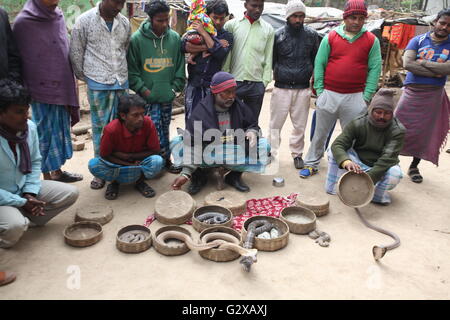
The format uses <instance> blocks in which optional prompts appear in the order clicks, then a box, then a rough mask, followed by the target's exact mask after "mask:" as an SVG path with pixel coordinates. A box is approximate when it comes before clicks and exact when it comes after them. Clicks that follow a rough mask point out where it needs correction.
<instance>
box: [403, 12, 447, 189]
mask: <svg viewBox="0 0 450 320" xmlns="http://www.w3.org/2000/svg"><path fill="white" fill-rule="evenodd" d="M449 33H450V9H445V10H442V11H440V12H439V13H438V15H437V18H436V20H435V21H434V28H433V31H431V32H427V33H425V34H422V35H418V36H416V37H414V38H413V39H411V41H410V42H409V44H408V46H407V47H406V49H405V53H404V56H403V65H404V67H405V69H406V70H408V73H407V75H406V80H405V83H404V89H403V90H404V91H403V94H402V97H401V98H400V101H399V102H398V106H397V110H396V113H395V116H396V117H397V118H398V119H399V120H400V121H401V123H402V124H403V125H404V126H405V127H406V137H405V145H404V147H403V149H402V151H401V152H400V154H401V155H404V156H412V157H413V161H412V162H411V165H410V166H409V169H408V176H409V177H410V178H411V180H412V181H413V182H416V183H420V182H422V181H423V177H422V175H421V174H420V172H419V168H418V166H417V165H418V164H419V162H420V160H421V159H424V160H427V161H431V162H432V163H433V164H435V165H438V162H439V151H440V149H441V148H442V147H443V146H444V144H445V141H446V137H447V134H448V130H449V114H450V102H449V100H448V97H447V93H446V92H445V88H444V86H445V82H446V81H447V76H448V75H450V59H449V55H450V39H449Z"/></svg>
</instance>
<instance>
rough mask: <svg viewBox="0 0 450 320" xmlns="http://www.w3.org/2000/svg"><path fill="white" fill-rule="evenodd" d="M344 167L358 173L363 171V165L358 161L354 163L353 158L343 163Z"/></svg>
mask: <svg viewBox="0 0 450 320" xmlns="http://www.w3.org/2000/svg"><path fill="white" fill-rule="evenodd" d="M342 167H343V168H344V169H346V170H348V171H352V172H354V173H357V174H361V173H363V171H362V170H361V167H360V166H359V165H358V164H357V163H354V162H353V161H351V160H345V161H344V162H343V163H342Z"/></svg>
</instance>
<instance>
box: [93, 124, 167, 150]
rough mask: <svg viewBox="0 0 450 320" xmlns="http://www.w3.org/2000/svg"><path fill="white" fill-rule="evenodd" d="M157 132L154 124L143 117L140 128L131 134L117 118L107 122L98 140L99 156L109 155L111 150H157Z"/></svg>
mask: <svg viewBox="0 0 450 320" xmlns="http://www.w3.org/2000/svg"><path fill="white" fill-rule="evenodd" d="M159 148H160V147H159V139H158V132H157V131H156V127H155V124H154V123H153V121H152V120H151V119H150V118H149V117H148V116H145V117H144V125H143V126H142V128H141V129H140V130H139V131H138V132H136V133H134V134H132V133H131V132H130V131H128V129H127V128H126V127H125V125H124V124H123V123H122V122H120V120H119V119H115V120H113V121H111V122H110V123H108V124H107V125H106V127H105V128H104V129H103V135H102V139H101V142H100V156H101V157H105V156H109V155H110V154H111V153H113V152H125V153H136V152H142V151H147V150H148V151H155V152H157V151H159Z"/></svg>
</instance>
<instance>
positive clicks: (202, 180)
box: [171, 71, 270, 194]
mask: <svg viewBox="0 0 450 320" xmlns="http://www.w3.org/2000/svg"><path fill="white" fill-rule="evenodd" d="M210 88H211V92H210V93H208V94H207V95H206V97H205V98H204V99H202V100H201V101H200V103H199V104H198V105H197V106H196V107H195V108H194V110H193V111H192V114H191V117H190V118H189V119H188V121H187V123H186V131H185V132H184V135H183V136H179V137H177V138H175V139H174V140H172V141H171V148H172V152H173V155H174V160H175V163H176V164H180V165H182V167H183V170H182V171H181V174H180V176H179V177H178V178H176V179H175V181H174V182H173V183H172V188H173V189H174V190H179V189H180V188H181V186H182V185H184V184H185V183H186V182H187V181H188V180H191V184H190V185H189V187H188V192H189V193H190V194H196V193H198V192H199V191H200V190H201V189H202V188H203V187H204V186H205V185H206V183H207V176H206V175H207V171H206V170H205V169H206V168H218V167H222V168H224V169H226V170H229V172H228V174H227V175H226V176H225V183H226V184H228V185H230V186H232V187H234V188H235V189H236V190H238V191H241V192H248V191H250V188H249V187H248V186H247V185H246V184H245V183H244V182H243V181H242V180H241V176H242V173H243V172H256V173H263V172H264V169H265V167H266V165H267V164H268V162H269V160H268V152H269V151H270V147H269V145H268V143H267V140H266V139H264V138H259V136H260V128H259V127H258V125H257V122H256V115H255V114H254V112H253V111H252V109H251V108H250V107H249V106H247V105H246V104H245V103H244V102H243V101H242V100H240V99H236V88H237V84H236V80H235V78H234V77H233V76H232V75H231V74H229V73H227V72H222V71H221V72H218V73H216V74H215V75H214V76H213V78H212V80H211V86H210ZM215 172H216V173H217V172H218V171H217V169H216V170H215ZM222 173H223V172H222ZM218 178H220V179H221V178H222V176H220V177H218Z"/></svg>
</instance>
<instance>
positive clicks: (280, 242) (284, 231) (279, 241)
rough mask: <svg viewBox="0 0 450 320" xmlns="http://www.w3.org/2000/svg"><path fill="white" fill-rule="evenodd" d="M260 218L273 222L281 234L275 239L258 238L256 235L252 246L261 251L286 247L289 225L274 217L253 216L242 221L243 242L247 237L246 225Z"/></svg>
mask: <svg viewBox="0 0 450 320" xmlns="http://www.w3.org/2000/svg"><path fill="white" fill-rule="evenodd" d="M261 219H263V220H268V221H269V222H270V223H272V224H274V225H275V226H276V227H277V228H278V230H279V231H280V233H281V235H280V236H279V237H278V238H275V239H260V238H258V237H255V240H254V242H253V248H256V249H258V250H261V251H277V250H280V249H282V248H284V247H286V246H287V244H288V241H289V226H288V225H287V224H286V222H284V221H282V220H280V219H277V218H274V217H266V216H254V217H251V218H248V219H247V220H246V221H245V222H244V227H243V228H242V241H243V242H245V239H246V238H247V228H248V225H249V224H250V223H252V222H253V221H256V220H261Z"/></svg>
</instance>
